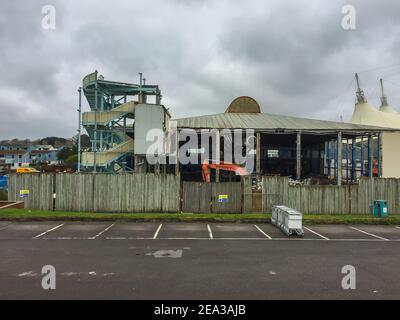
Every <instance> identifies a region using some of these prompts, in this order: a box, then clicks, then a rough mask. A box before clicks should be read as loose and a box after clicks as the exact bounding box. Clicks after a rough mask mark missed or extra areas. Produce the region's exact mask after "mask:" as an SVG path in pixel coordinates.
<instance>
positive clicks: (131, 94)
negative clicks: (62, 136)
mask: <svg viewBox="0 0 400 320" xmlns="http://www.w3.org/2000/svg"><path fill="white" fill-rule="evenodd" d="M82 92H83V94H84V96H85V97H86V100H87V102H88V104H89V107H90V111H89V112H84V113H83V114H82V120H81V122H82V126H83V127H84V128H85V130H86V131H87V133H88V135H89V137H90V140H91V144H92V146H91V148H90V150H87V151H84V152H82V155H81V157H80V159H81V167H82V168H84V170H85V171H92V172H114V173H117V172H127V171H132V169H133V155H134V119H135V107H136V106H137V105H138V104H146V103H147V96H149V95H150V96H155V99H156V104H160V102H161V91H160V90H159V87H158V86H157V85H146V84H144V83H143V80H142V77H140V84H132V83H124V82H116V81H109V80H105V79H104V77H103V76H101V75H98V72H97V70H96V71H95V72H94V73H91V74H88V75H87V76H85V77H84V78H83V81H82ZM79 94H81V92H79ZM135 98H136V99H135ZM80 101H81V99H80ZM79 109H81V105H80V106H79ZM78 131H80V126H79V130H78ZM79 153H80V150H79Z"/></svg>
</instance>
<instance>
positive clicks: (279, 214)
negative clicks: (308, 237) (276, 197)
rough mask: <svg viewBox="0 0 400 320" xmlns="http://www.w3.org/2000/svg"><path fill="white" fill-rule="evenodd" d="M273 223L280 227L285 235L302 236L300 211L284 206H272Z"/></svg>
mask: <svg viewBox="0 0 400 320" xmlns="http://www.w3.org/2000/svg"><path fill="white" fill-rule="evenodd" d="M271 222H272V224H273V225H275V226H277V227H278V228H279V229H281V230H282V231H283V232H284V233H285V234H286V235H287V236H291V235H297V236H303V235H304V231H303V226H302V214H301V212H299V211H297V210H294V209H291V208H289V207H286V206H273V207H272V218H271Z"/></svg>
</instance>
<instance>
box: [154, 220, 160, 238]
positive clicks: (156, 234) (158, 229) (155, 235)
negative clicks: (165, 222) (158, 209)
mask: <svg viewBox="0 0 400 320" xmlns="http://www.w3.org/2000/svg"><path fill="white" fill-rule="evenodd" d="M161 227H162V223H160V225H159V226H158V228H157V231H156V233H155V234H154V236H153V239H157V236H158V233H159V232H160V230H161Z"/></svg>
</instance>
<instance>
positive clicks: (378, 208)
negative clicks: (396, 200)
mask: <svg viewBox="0 0 400 320" xmlns="http://www.w3.org/2000/svg"><path fill="white" fill-rule="evenodd" d="M371 207H372V214H373V216H374V217H375V218H384V217H387V216H388V215H389V212H388V204H387V201H386V200H374V202H373V203H372V206H371Z"/></svg>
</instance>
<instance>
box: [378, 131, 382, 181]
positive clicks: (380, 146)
mask: <svg viewBox="0 0 400 320" xmlns="http://www.w3.org/2000/svg"><path fill="white" fill-rule="evenodd" d="M377 157H378V177H381V176H382V164H383V163H382V132H379V133H378V156H377Z"/></svg>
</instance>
